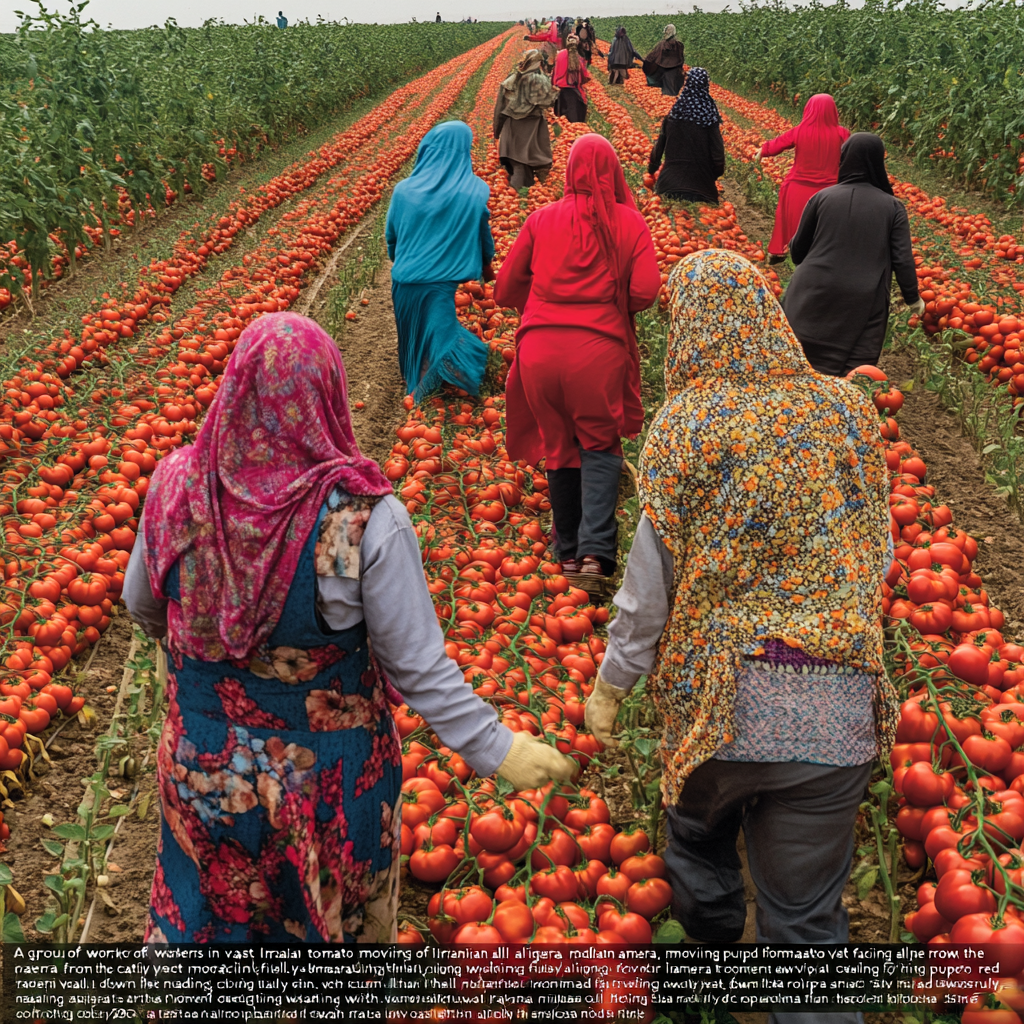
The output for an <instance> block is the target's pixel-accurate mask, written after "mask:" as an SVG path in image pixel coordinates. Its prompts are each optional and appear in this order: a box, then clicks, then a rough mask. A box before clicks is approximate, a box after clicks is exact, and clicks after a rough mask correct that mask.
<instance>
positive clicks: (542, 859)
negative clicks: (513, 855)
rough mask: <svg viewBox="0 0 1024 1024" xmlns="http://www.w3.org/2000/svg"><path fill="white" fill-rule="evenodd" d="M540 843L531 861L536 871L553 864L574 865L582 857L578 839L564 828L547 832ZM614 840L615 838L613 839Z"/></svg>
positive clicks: (535, 848)
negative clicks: (577, 842)
mask: <svg viewBox="0 0 1024 1024" xmlns="http://www.w3.org/2000/svg"><path fill="white" fill-rule="evenodd" d="M542 839H543V840H546V841H542V842H541V843H540V844H538V845H537V846H536V847H534V850H533V854H532V856H531V858H530V863H531V864H532V865H533V868H534V870H535V871H538V870H543V869H544V868H547V867H550V866H551V865H552V864H565V865H567V866H568V867H572V866H573V864H575V863H576V862H577V861H578V860H579V859H580V848H579V846H578V845H577V844H576V840H575V839H574V838H573V837H572V836H571V835H569V834H568V833H566V832H563V831H562V829H560V828H556V829H555V830H554V831H553V832H548V833H545V835H544V836H543V837H542ZM613 842H614V840H613Z"/></svg>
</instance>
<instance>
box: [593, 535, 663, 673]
mask: <svg viewBox="0 0 1024 1024" xmlns="http://www.w3.org/2000/svg"><path fill="white" fill-rule="evenodd" d="M672 566H673V559H672V552H671V551H669V549H668V548H667V547H665V545H664V544H663V543H662V542H661V538H660V537H658V534H657V533H656V532H655V530H654V525H653V524H652V523H651V521H650V519H648V518H647V516H646V515H644V516H641V517H640V525H639V526H638V527H637V530H636V535H635V536H634V537H633V546H632V547H631V548H630V549H629V560H628V561H627V562H626V572H625V575H624V576H623V577H622V587H621V588H620V589H619V592H618V593H617V594H616V595H615V606H616V608H618V610H619V612H618V614H617V615H616V616H615V618H614V619H612V621H611V624H610V625H609V626H608V649H607V651H606V652H605V656H604V660H603V661H602V662H601V678H602V679H604V681H605V682H606V683H608V684H609V685H610V686H618V687H619V688H621V689H623V690H630V689H632V688H633V684H634V683H635V682H636V681H637V680H638V679H639V678H640V677H641V676H646V675H649V674H650V672H651V669H653V668H654V662H655V659H656V657H657V654H658V641H659V640H660V639H661V634H662V632H663V631H664V629H665V623H666V622H668V613H669V607H670V605H669V602H670V600H671V594H672Z"/></svg>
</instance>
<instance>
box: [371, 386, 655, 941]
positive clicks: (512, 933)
mask: <svg viewBox="0 0 1024 1024" xmlns="http://www.w3.org/2000/svg"><path fill="white" fill-rule="evenodd" d="M503 423H504V418H503V400H502V399H501V398H497V399H495V398H487V399H484V401H483V403H482V404H481V405H474V404H472V403H470V402H461V403H448V404H445V402H444V401H442V400H441V399H437V400H434V401H433V402H431V403H430V404H429V405H428V407H427V408H426V409H414V410H412V415H411V416H410V418H409V420H408V421H407V422H406V423H404V424H403V425H402V426H400V427H399V428H398V429H397V431H396V433H397V441H396V444H395V445H394V447H393V449H392V454H391V455H390V456H389V458H388V459H387V460H386V461H385V464H384V466H385V472H387V473H388V475H389V476H391V477H393V478H394V479H396V485H397V489H398V493H399V494H400V495H401V497H402V498H403V499H404V500H405V501H406V505H407V508H408V510H409V512H410V515H411V516H412V518H413V521H414V525H415V528H416V531H417V533H418V534H419V536H420V541H421V546H422V551H423V559H424V569H425V572H426V575H427V580H428V586H429V588H430V591H431V593H432V594H433V596H434V602H435V610H436V612H437V616H438V619H439V621H440V623H441V626H442V629H443V630H444V634H445V640H446V649H447V652H448V655H449V657H451V658H452V659H453V660H455V661H456V662H457V663H458V664H459V665H460V666H461V667H462V670H463V673H464V675H465V678H466V684H467V685H469V686H472V687H473V689H474V690H475V692H476V693H478V694H479V695H480V696H481V697H483V698H484V699H485V700H487V701H489V702H490V703H492V704H494V705H495V707H496V708H497V709H498V714H499V718H500V719H501V721H502V722H503V723H504V724H505V725H506V726H508V727H509V728H510V729H512V730H514V731H520V730H526V731H528V732H531V733H533V734H534V735H545V736H548V737H550V739H551V741H552V742H553V743H554V744H555V745H556V746H557V747H558V748H559V749H560V750H561V751H562V752H563V753H566V754H568V755H569V756H571V757H574V758H575V759H576V760H577V761H578V762H579V763H580V766H581V768H585V767H586V766H587V765H588V764H589V762H590V760H591V759H592V757H593V756H594V755H596V754H597V753H599V752H600V750H601V747H600V744H599V743H598V741H597V740H596V739H595V738H594V737H593V736H592V735H591V734H590V733H589V732H588V731H587V730H586V728H585V726H584V703H585V701H586V698H587V696H589V694H590V692H591V689H592V687H593V680H594V678H595V676H596V674H597V669H598V666H599V665H600V663H601V660H602V658H603V654H604V643H603V641H602V640H601V639H600V638H599V637H597V636H596V633H595V630H596V628H597V627H600V626H601V625H603V624H604V623H605V622H607V619H608V612H607V609H606V608H603V607H600V608H599V607H595V606H594V605H593V604H591V602H590V598H589V596H588V595H587V594H586V593H585V592H584V591H582V590H578V589H576V588H574V587H572V586H571V585H570V583H569V580H567V579H566V578H565V577H564V576H563V575H562V574H561V567H560V566H559V565H558V564H557V563H555V562H546V561H543V557H544V555H545V553H546V550H547V537H546V536H545V534H544V533H543V531H542V529H541V526H540V522H539V515H540V513H541V512H543V511H546V510H547V508H548V507H549V505H548V502H547V499H546V495H545V492H546V487H547V485H546V481H545V478H544V476H543V474H540V473H536V472H534V471H533V470H532V469H531V468H530V467H528V466H526V465H525V464H523V463H515V462H511V461H510V460H509V459H508V457H507V455H506V453H505V450H504V447H503V440H504V435H503V429H502V428H503ZM399 474H401V475H399ZM395 718H396V724H397V726H398V729H399V733H400V734H401V736H402V740H403V748H402V772H403V784H402V792H403V803H402V852H403V855H404V856H405V857H407V858H408V861H407V865H408V871H409V872H410V873H411V875H412V876H413V877H414V878H416V879H418V880H419V881H420V882H423V883H426V884H433V885H437V884H441V883H444V886H443V888H442V889H441V891H439V892H437V893H435V894H434V896H433V897H432V898H431V900H430V904H429V906H428V909H427V922H426V924H427V927H428V928H429V930H430V932H431V934H432V935H433V936H434V937H435V938H436V939H437V940H438V941H439V942H442V943H448V942H453V943H500V942H527V941H531V942H534V943H563V942H567V943H579V944H584V945H589V944H593V943H598V944H604V943H610V944H616V945H619V944H631V943H647V942H650V941H651V925H650V922H651V920H652V919H654V918H655V917H657V915H658V914H660V913H662V912H663V911H665V910H666V908H667V907H668V905H669V903H670V901H671V890H670V888H669V885H668V882H667V881H666V879H665V876H666V869H665V863H664V861H663V860H662V858H661V857H659V856H657V855H656V854H654V853H653V852H651V849H650V847H651V842H650V837H649V836H648V835H647V834H646V832H645V831H644V830H643V829H642V828H639V827H633V826H627V827H626V828H624V829H618V828H616V827H614V826H613V825H612V824H611V815H610V812H609V809H608V805H607V804H606V803H605V801H604V799H602V797H601V796H600V795H599V794H598V793H596V792H594V791H592V790H590V789H587V788H578V787H576V786H571V785H568V784H566V785H563V786H554V785H548V786H546V787H544V788H543V789H541V790H536V791H525V792H518V793H513V792H511V791H510V790H509V788H508V787H507V785H505V783H504V782H502V781H500V780H499V781H496V780H494V779H479V778H476V777H475V776H474V775H473V773H472V771H471V770H470V768H469V767H468V765H466V763H465V762H464V761H463V760H462V758H461V757H459V755H458V754H456V753H454V752H452V751H451V750H449V749H447V748H446V747H444V746H442V745H441V744H440V743H439V741H438V740H437V738H436V736H434V735H433V733H431V732H430V730H429V728H428V727H427V725H426V723H425V722H424V721H423V720H422V719H421V718H420V717H419V716H418V715H416V714H415V713H414V712H412V711H411V710H410V709H409V708H408V707H407V706H405V705H403V706H401V707H399V708H396V709H395ZM400 940H401V941H404V942H422V941H423V935H422V934H421V933H420V932H419V931H418V930H417V929H416V928H415V927H413V926H412V925H411V924H409V923H406V924H403V927H402V930H401V932H400Z"/></svg>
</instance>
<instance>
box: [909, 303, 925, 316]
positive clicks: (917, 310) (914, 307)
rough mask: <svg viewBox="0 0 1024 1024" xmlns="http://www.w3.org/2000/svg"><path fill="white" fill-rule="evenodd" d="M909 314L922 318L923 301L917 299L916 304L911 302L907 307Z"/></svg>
mask: <svg viewBox="0 0 1024 1024" xmlns="http://www.w3.org/2000/svg"><path fill="white" fill-rule="evenodd" d="M908 308H909V309H910V312H911V313H914V314H916V315H917V316H924V299H918V300H917V302H911V303H910V304H909V306H908Z"/></svg>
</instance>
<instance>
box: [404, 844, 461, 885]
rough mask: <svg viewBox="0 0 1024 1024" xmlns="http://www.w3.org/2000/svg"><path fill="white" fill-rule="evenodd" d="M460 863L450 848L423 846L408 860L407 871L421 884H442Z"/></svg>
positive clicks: (445, 846)
mask: <svg viewBox="0 0 1024 1024" xmlns="http://www.w3.org/2000/svg"><path fill="white" fill-rule="evenodd" d="M461 863H462V858H461V857H460V856H459V855H458V854H457V853H456V852H455V851H454V850H453V849H452V848H451V847H450V846H447V845H443V844H442V845H440V846H424V847H422V848H421V849H419V850H416V851H415V853H413V855H412V856H411V857H410V858H409V870H410V871H411V872H412V874H413V877H415V878H418V879H419V880H420V881H421V882H443V881H444V880H445V879H446V878H447V877H448V876H449V875H450V874H451V873H452V872H453V871H454V870H455V869H456V868H457V867H458V866H459V864H461Z"/></svg>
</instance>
